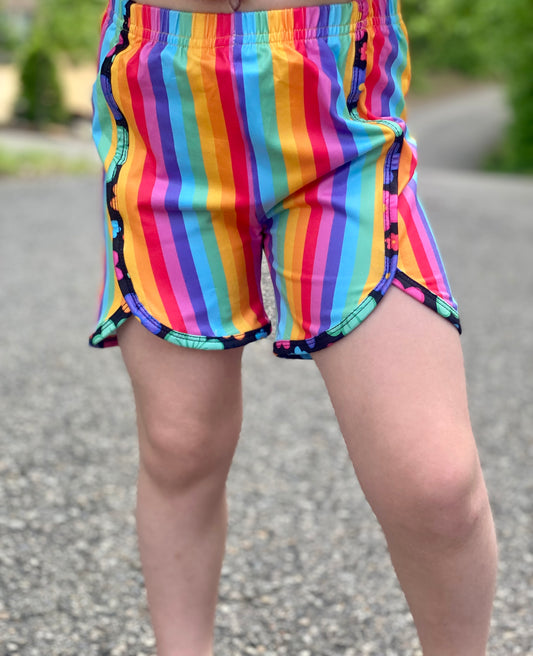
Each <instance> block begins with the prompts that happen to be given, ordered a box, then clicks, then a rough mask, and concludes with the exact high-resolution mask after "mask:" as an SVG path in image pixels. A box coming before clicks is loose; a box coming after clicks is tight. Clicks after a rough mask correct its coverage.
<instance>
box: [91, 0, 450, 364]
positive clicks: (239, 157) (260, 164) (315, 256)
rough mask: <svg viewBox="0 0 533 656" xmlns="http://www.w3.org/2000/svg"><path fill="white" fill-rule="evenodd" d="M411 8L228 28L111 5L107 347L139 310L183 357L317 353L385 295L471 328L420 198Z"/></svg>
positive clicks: (281, 15) (373, 6)
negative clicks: (252, 349)
mask: <svg viewBox="0 0 533 656" xmlns="http://www.w3.org/2000/svg"><path fill="white" fill-rule="evenodd" d="M409 78H410V67H409V55H408V45H407V35H406V31H405V26H404V23H403V21H402V19H401V16H400V14H399V9H398V0H357V1H356V2H353V3H348V4H332V5H325V6H318V7H298V8H292V9H278V10H272V11H257V12H237V13H233V14H210V13H189V12H181V11H173V10H168V9H160V8H154V7H151V6H147V5H142V4H137V3H134V2H131V1H126V0H111V2H110V4H109V6H108V9H107V12H106V14H105V16H104V20H103V25H102V37H101V47H100V68H99V75H98V78H97V81H96V83H95V86H94V96H93V100H94V124H93V128H94V130H93V131H94V139H95V142H96V145H97V148H98V151H99V153H100V156H101V159H102V161H103V162H104V168H105V180H104V194H103V195H104V214H105V244H106V251H105V277H104V285H103V289H102V296H101V303H100V316H99V319H98V323H97V326H96V329H95V332H94V333H93V335H92V336H91V338H90V343H91V345H93V346H110V345H114V344H116V342H117V339H116V331H117V327H118V326H119V325H120V324H121V323H122V322H124V321H126V320H127V319H128V318H129V317H131V316H132V315H133V316H135V317H137V319H139V320H140V321H141V323H142V324H143V325H144V326H145V327H146V328H147V329H148V330H149V331H151V332H152V333H154V334H155V335H158V336H160V337H161V338H163V339H165V340H167V341H169V342H173V343H175V344H178V345H181V346H188V347H193V348H199V349H225V348H232V347H236V346H241V345H244V344H246V343H248V342H250V341H255V340H256V339H259V338H261V337H265V336H267V335H268V334H269V332H270V330H271V324H270V320H269V318H268V316H267V314H266V312H265V309H264V304H263V297H262V290H261V278H262V275H261V270H262V261H263V260H264V261H265V262H266V263H267V264H268V268H269V271H270V277H271V280H272V287H273V290H274V297H275V302H276V307H277V322H276V323H277V332H276V338H275V343H274V352H275V353H276V354H277V355H278V356H281V357H289V358H308V357H310V354H311V353H312V352H313V351H315V350H318V349H322V348H324V347H326V346H328V345H329V344H331V343H333V342H335V341H336V340H338V339H340V338H341V337H342V336H343V335H345V334H347V333H349V332H350V331H351V330H353V329H354V328H355V327H356V326H357V325H358V324H359V323H361V321H363V319H365V317H367V316H368V315H369V314H370V313H371V312H372V310H373V309H374V308H375V307H376V305H377V304H378V302H379V301H380V299H381V298H383V295H384V294H385V293H386V291H387V289H388V288H389V287H390V285H395V286H396V287H398V288H400V289H402V290H404V291H405V292H406V293H407V294H410V295H411V296H412V297H414V298H415V299H417V300H419V301H420V302H422V303H424V304H425V305H428V306H429V307H431V308H432V309H433V310H435V311H436V312H438V313H439V314H440V315H442V316H443V317H444V318H445V319H447V320H449V321H450V322H452V323H453V324H455V325H456V326H457V327H458V328H459V320H458V314H457V306H456V303H455V301H454V299H453V297H452V295H451V292H450V289H449V285H448V282H447V278H446V274H445V271H444V267H443V263H442V260H441V257H440V255H439V252H438V249H437V246H436V244H435V240H434V237H433V235H432V232H431V228H430V226H429V224H428V221H427V218H426V215H425V213H424V210H423V208H422V205H421V204H420V201H419V199H418V194H417V178H416V163H417V156H416V144H415V142H414V140H413V138H412V137H411V135H410V133H409V131H408V129H407V127H406V124H405V122H404V119H405V98H404V97H405V93H406V91H407V88H408V86H409Z"/></svg>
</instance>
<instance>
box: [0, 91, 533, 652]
mask: <svg viewBox="0 0 533 656" xmlns="http://www.w3.org/2000/svg"><path fill="white" fill-rule="evenodd" d="M490 93H493V92H492V91H491V92H490ZM496 95H497V97H498V98H499V100H498V101H497V102H499V103H500V105H499V106H500V109H501V113H500V114H499V115H498V116H499V118H498V116H495V112H494V104H492V105H491V106H490V107H488V108H487V107H486V105H485V104H484V102H479V98H480V97H479V96H478V101H477V102H476V99H475V98H474V97H472V96H471V95H468V94H462V100H461V98H459V97H453V98H450V99H448V101H447V102H449V107H450V111H449V112H448V113H447V114H446V113H444V114H441V112H442V111H443V110H442V105H443V101H440V102H439V110H438V111H437V108H436V106H434V107H433V108H432V106H431V105H428V104H426V105H420V106H417V108H416V111H415V112H414V116H413V118H414V123H415V124H417V121H418V125H419V126H420V133H421V134H422V133H424V139H423V140H422V139H421V160H422V162H423V163H425V164H424V166H423V167H422V170H421V173H420V186H421V191H422V196H423V199H424V201H425V205H426V207H427V209H428V211H429V214H430V216H431V218H432V224H433V228H434V231H435V233H436V235H437V239H438V241H439V243H440V247H441V250H442V252H443V254H444V257H445V260H446V263H447V269H448V272H449V275H450V278H451V281H452V285H453V287H454V290H455V294H456V296H457V298H458V300H459V303H460V307H461V310H462V320H463V326H464V334H463V337H462V340H463V347H464V351H465V358H466V365H467V372H468V383H469V395H470V404H471V412H472V419H473V423H474V427H475V431H476V434H477V438H478V444H479V449H480V454H481V458H482V463H483V467H484V471H485V475H486V480H487V484H488V487H489V492H490V496H491V500H492V505H493V511H494V516H495V521H496V526H497V531H498V537H499V544H500V576H499V586H498V593H497V598H496V604H495V612H494V619H493V628H492V635H491V643H490V654H491V656H511V655H514V654H520V655H522V656H531V655H533V543H532V541H533V525H532V516H533V515H532V503H533V489H532V477H531V472H532V456H533V439H532V438H533V429H532V427H533V401H532V399H533V330H532V326H533V303H532V288H533V285H532V283H533V270H532V266H531V261H532V260H531V248H532V244H533V221H532V220H531V219H532V209H531V208H532V207H533V179H532V178H526V177H524V178H522V177H518V176H503V175H495V174H486V173H479V172H476V171H475V170H472V166H473V165H474V164H475V163H476V162H477V161H478V160H479V157H480V156H481V155H482V153H483V151H484V149H486V146H487V138H488V137H487V135H494V134H495V130H496V131H498V130H499V131H501V128H502V117H503V116H504V114H505V110H504V105H503V103H502V102H501V94H500V95H498V94H496ZM461 103H463V110H464V111H463V112H462V113H461V111H459V110H458V109H457V107H458V106H460V105H461ZM452 107H453V111H452ZM467 107H470V110H468V109H467ZM472 108H474V109H475V111H471V110H472ZM454 112H457V114H454ZM452 114H453V116H454V117H455V118H454V120H453V122H452V128H444V127H443V125H444V124H445V123H443V121H444V122H445V120H448V119H449V118H450V115H452ZM481 115H482V116H483V117H484V118H483V119H482V118H480V116H481ZM432 116H433V118H432ZM417 117H418V118H417ZM432 121H433V123H432ZM482 122H483V125H484V126H485V127H483V129H482V130H481V129H480V130H479V131H478V130H477V128H480V126H481V123H482ZM446 125H447V124H446ZM459 125H460V129H459V128H458V129H457V134H459V135H460V136H454V134H455V132H454V129H453V126H459ZM443 130H445V131H446V134H445V135H443ZM415 132H416V129H415ZM432 135H433V136H432ZM419 136H420V135H419ZM453 139H455V140H456V147H455V148H454V147H453V143H452V140H453ZM468 139H469V140H470V141H469V144H467V143H466V140H468ZM444 150H445V151H446V157H444V156H443V153H444ZM454 152H455V153H456V160H455V161H453V160H454V155H453V153H454ZM450 153H451V155H450ZM460 153H462V154H460ZM464 153H466V155H465V154H464ZM439 155H440V156H439ZM465 157H466V160H467V161H465ZM450 158H451V159H450ZM469 158H470V159H469ZM459 160H460V161H459ZM99 187H100V183H99V179H98V176H97V175H94V176H88V177H62V178H53V177H50V178H45V179H2V180H0V279H1V285H0V308H1V311H0V654H1V655H2V656H7V655H8V654H19V655H24V656H152V655H153V654H154V642H153V636H152V632H151V629H150V626H149V622H148V617H147V612H146V604H145V598H144V591H143V581H142V575H141V572H140V569H139V563H138V556H137V550H136V542H135V525H134V517H133V508H134V497H135V474H136V459H137V452H136V444H135V425H134V415H133V405H132V398H131V391H130V387H129V383H128V380H127V377H126V374H125V372H124V369H123V366H122V364H121V361H120V356H119V353H118V352H117V350H116V349H108V350H106V351H95V350H93V349H89V348H88V347H87V345H86V344H87V336H88V333H89V331H90V329H91V327H92V323H93V320H94V317H95V314H96V297H97V293H98V287H99V282H100V281H99V274H100V270H101V256H100V227H99V215H100V210H99V200H98V198H99ZM244 377H245V421H244V428H243V432H242V438H241V442H240V445H239V448H238V451H237V455H236V458H235V462H234V466H233V468H232V471H231V475H230V480H229V498H230V533H229V539H228V548H227V557H226V561H225V564H224V569H223V575H222V581H221V587H220V604H219V610H218V616H217V651H216V654H217V656H241V655H254V654H258V655H259V654H261V655H263V656H274V655H276V656H283V655H288V656H365V655H370V656H415V655H419V654H420V652H419V650H418V647H417V641H416V635H415V631H414V628H413V625H412V622H411V619H410V615H409V613H408V610H407V606H406V604H405V601H404V599H403V596H402V594H401V591H400V589H399V587H398V584H397V582H396V579H395V576H394V573H393V571H392V567H391V566H390V564H389V561H388V556H387V551H386V547H385V543H384V539H383V536H382V534H381V531H380V529H379V527H378V526H377V524H376V522H375V520H374V518H373V516H372V513H371V512H370V510H369V508H368V506H367V504H366V502H365V500H364V498H363V495H362V493H361V491H360V489H359V487H358V486H357V484H356V482H355V480H354V477H353V474H352V469H351V466H350V464H349V461H348V458H347V456H346V453H345V450H344V447H343V445H342V440H341V437H340V434H339V431H338V428H337V425H336V421H335V418H334V415H333V412H332V410H331V408H330V406H329V403H328V401H327V397H326V394H325V390H324V387H323V384H322V382H321V380H320V378H319V376H318V374H317V372H316V370H315V368H314V365H313V364H312V363H309V362H287V361H282V360H279V359H277V358H274V357H273V356H272V355H271V342H270V341H263V342H261V343H258V344H254V345H252V346H249V347H247V348H246V352H245V361H244Z"/></svg>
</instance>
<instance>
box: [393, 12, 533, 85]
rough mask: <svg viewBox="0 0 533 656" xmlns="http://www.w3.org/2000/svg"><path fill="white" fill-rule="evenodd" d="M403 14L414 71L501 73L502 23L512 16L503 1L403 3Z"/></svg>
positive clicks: (468, 73) (475, 73) (470, 73)
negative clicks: (500, 41)
mask: <svg viewBox="0 0 533 656" xmlns="http://www.w3.org/2000/svg"><path fill="white" fill-rule="evenodd" d="M525 1H526V2H527V1H528V0H525ZM402 12H403V16H404V18H405V21H406V23H407V28H408V31H409V40H410V45H411V52H412V54H413V62H414V70H415V72H416V71H442V70H446V71H450V70H452V71H456V72H459V73H464V74H467V75H476V76H480V75H481V76H487V75H490V76H494V75H498V74H501V73H502V71H503V66H502V64H503V62H502V52H501V48H498V47H497V45H498V42H499V34H500V30H501V25H502V22H507V21H508V20H509V19H512V17H509V16H508V12H507V10H506V5H505V3H502V2H501V0H468V2H464V0H431V1H429V0H402Z"/></svg>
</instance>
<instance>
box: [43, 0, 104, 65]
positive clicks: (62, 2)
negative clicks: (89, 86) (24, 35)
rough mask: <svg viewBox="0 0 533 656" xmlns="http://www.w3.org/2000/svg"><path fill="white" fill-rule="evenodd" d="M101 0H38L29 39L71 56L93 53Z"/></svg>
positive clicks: (93, 55) (83, 57)
mask: <svg viewBox="0 0 533 656" xmlns="http://www.w3.org/2000/svg"><path fill="white" fill-rule="evenodd" d="M104 8H105V2H103V1H102V0H76V1H75V2H73V1H72V0H39V1H38V3H37V6H36V12H35V17H34V24H33V30H32V39H33V40H37V41H38V42H39V44H43V45H47V46H48V47H49V48H52V49H53V50H54V51H55V52H58V51H59V52H62V53H66V54H68V55H69V57H70V58H71V59H73V60H78V61H79V60H83V59H91V58H94V57H95V51H96V47H97V44H98V28H99V18H100V15H101V14H102V13H103V10H104Z"/></svg>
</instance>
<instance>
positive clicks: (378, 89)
mask: <svg viewBox="0 0 533 656" xmlns="http://www.w3.org/2000/svg"><path fill="white" fill-rule="evenodd" d="M380 30H381V35H380V37H381V38H380V41H381V42H382V43H383V45H382V47H381V50H380V51H379V59H378V63H377V66H376V62H375V58H376V57H375V56H376V52H375V51H374V63H373V64H372V67H373V68H374V69H376V68H377V70H379V71H387V65H386V64H387V59H388V56H389V55H390V53H391V51H392V44H391V40H390V39H389V38H388V35H389V27H388V25H386V24H385V23H383V24H381V25H380ZM388 72H389V74H390V71H388ZM388 82H389V79H388V77H387V75H384V74H382V75H380V76H379V78H378V80H377V81H376V84H375V86H374V88H373V89H372V95H371V100H370V107H371V108H372V112H374V113H375V114H376V116H381V97H382V93H383V91H384V90H385V88H386V87H387V84H388Z"/></svg>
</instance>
